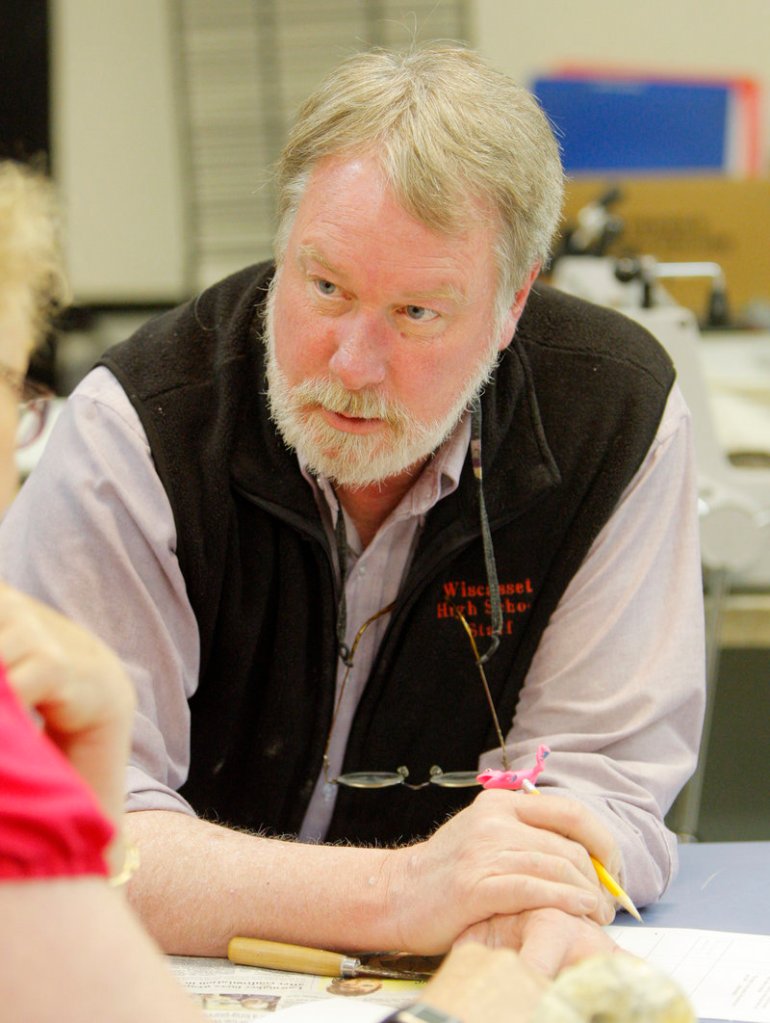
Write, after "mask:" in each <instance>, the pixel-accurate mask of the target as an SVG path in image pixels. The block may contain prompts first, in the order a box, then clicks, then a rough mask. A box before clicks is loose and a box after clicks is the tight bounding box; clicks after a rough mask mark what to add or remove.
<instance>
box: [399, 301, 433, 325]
mask: <svg viewBox="0 0 770 1023" xmlns="http://www.w3.org/2000/svg"><path fill="white" fill-rule="evenodd" d="M404 312H405V313H406V316H407V317H408V318H409V319H410V320H413V321H414V322H415V323H427V322H428V321H429V320H434V319H435V318H436V317H437V316H438V313H436V312H434V311H433V310H432V309H426V307H425V306H424V305H407V306H404Z"/></svg>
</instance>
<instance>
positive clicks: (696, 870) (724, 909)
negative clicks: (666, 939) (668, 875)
mask: <svg viewBox="0 0 770 1023" xmlns="http://www.w3.org/2000/svg"><path fill="white" fill-rule="evenodd" d="M679 861H680V862H679V873H678V875H677V877H676V878H675V879H674V881H673V882H672V884H671V886H670V887H669V889H668V891H667V892H666V893H665V895H664V896H663V898H662V899H661V901H660V902H658V903H656V904H654V905H652V906H646V907H644V908H643V909H642V916H643V917H644V921H645V923H646V924H649V925H650V926H653V927H696V928H699V929H703V930H718V931H735V932H744V933H746V934H770V842H704V843H697V842H694V843H692V844H687V845H680V846H679ZM615 923H617V924H622V925H626V924H628V925H629V926H635V927H638V926H639V924H638V923H637V922H636V921H635V920H633V919H632V918H631V917H630V916H628V914H627V913H624V912H621V913H619V914H618V916H617V918H616V920H615Z"/></svg>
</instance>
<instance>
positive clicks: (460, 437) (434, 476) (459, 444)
mask: <svg viewBox="0 0 770 1023" xmlns="http://www.w3.org/2000/svg"><path fill="white" fill-rule="evenodd" d="M470 439H471V418H470V413H466V414H465V415H464V416H463V418H462V419H461V420H460V422H459V423H458V424H457V426H456V427H455V428H454V430H453V431H452V433H451V434H450V435H449V437H447V439H446V440H445V441H444V443H443V444H442V445H441V447H440V448H438V450H437V451H436V452H435V454H434V455H433V457H432V458H431V459H430V460H429V461H428V463H427V464H426V466H425V468H424V469H423V470H422V472H421V473H420V475H419V476H418V477H417V479H416V480H415V482H414V484H413V486H411V487H410V488H409V490H408V491H407V492H406V494H405V495H404V497H403V498H402V499H401V502H400V503H399V505H398V506H397V507H396V509H395V510H394V511H393V513H392V515H391V516H390V517H389V520H388V521H394V520H396V519H406V518H411V517H416V516H420V515H426V514H427V513H428V512H429V511H430V510H431V508H433V507H434V505H436V504H438V502H439V501H440V500H441V499H442V498H444V497H448V496H449V494H452V493H454V491H455V490H457V487H458V486H459V483H460V477H461V475H462V471H463V465H464V463H465V458H466V455H467V453H468V445H469V444H470ZM297 457H298V461H299V467H300V471H301V472H302V475H303V476H304V477H305V479H306V480H307V481H308V483H309V484H310V486H311V487H312V489H313V493H314V494H315V496H316V501H317V502H318V505H319V509H320V511H321V515H322V517H323V518H324V519H327V516H328V519H327V521H330V522H331V525H332V527H334V525H335V523H336V521H337V507H338V505H337V497H336V495H335V493H334V488H333V486H332V484H331V482H330V481H329V479H328V478H327V477H326V476H320V475H319V476H316V475H315V474H314V473H312V472H311V471H310V469H308V467H307V462H306V461H305V459H304V458H302V456H300V455H298V456H297Z"/></svg>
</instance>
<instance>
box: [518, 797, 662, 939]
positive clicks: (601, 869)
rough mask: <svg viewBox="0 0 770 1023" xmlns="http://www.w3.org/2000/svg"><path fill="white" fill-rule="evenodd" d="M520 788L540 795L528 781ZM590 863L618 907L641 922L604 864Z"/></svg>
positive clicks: (630, 902)
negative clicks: (616, 901)
mask: <svg viewBox="0 0 770 1023" xmlns="http://www.w3.org/2000/svg"><path fill="white" fill-rule="evenodd" d="M521 787H522V788H523V789H524V791H525V792H528V793H529V794H530V795H535V796H539V795H540V793H539V792H538V790H537V789H536V788H535V786H534V785H533V784H532V782H531V781H528V780H527V779H526V778H525V779H524V781H523V782H522V786H521ZM591 863H593V865H594V870H595V871H596V876H597V877H598V878H599V880H600V881H601V883H602V884H603V885H604V887H605V888H606V889H607V891H608V892H609V893H610V895H612V896H613V897H614V898H616V899H617V900H618V902H619V903H620V905H621V906H622V907H623V909H625V910H626V911H627V912H628V913H630V914H631V916H632V917H634V918H635V919H636V920H638V921H639V922H640V923H641V922H642V915H641V913H640V912H639V910H638V909H637V908H636V906H635V905H634V904H633V902H632V901H631V896H630V895H628V893H627V892H624V891H623V889H622V888H621V887H620V885H619V884H618V882H617V881H616V880H615V878H614V877H613V876H612V874H611V873H610V872H609V870H607V868H606V867H605V866H604V864H603V863H601V862H600V861H599V860H597V859H596V857H595V856H592V857H591Z"/></svg>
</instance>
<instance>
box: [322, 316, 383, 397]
mask: <svg viewBox="0 0 770 1023" xmlns="http://www.w3.org/2000/svg"><path fill="white" fill-rule="evenodd" d="M388 347H389V345H388V339H387V328H386V327H384V326H383V325H381V324H377V323H376V322H375V321H374V318H373V317H364V316H357V317H355V318H351V320H350V321H349V322H348V323H346V324H344V326H343V327H342V329H341V331H340V334H339V336H338V343H337V347H336V349H335V351H334V354H333V355H332V357H331V359H330V360H329V369H330V370H331V371H332V373H334V375H335V376H336V377H337V379H338V380H339V381H340V383H341V384H342V385H343V387H346V388H347V389H348V390H350V391H358V390H362V389H363V388H365V387H377V386H378V385H380V384H382V383H384V381H385V376H386V371H387V356H388Z"/></svg>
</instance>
